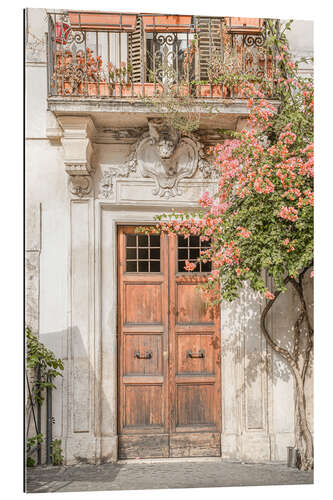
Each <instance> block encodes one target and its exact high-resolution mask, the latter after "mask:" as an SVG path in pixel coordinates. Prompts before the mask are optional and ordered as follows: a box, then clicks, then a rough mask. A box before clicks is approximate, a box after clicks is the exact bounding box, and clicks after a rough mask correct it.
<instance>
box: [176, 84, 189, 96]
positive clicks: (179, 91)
mask: <svg viewBox="0 0 333 500" xmlns="http://www.w3.org/2000/svg"><path fill="white" fill-rule="evenodd" d="M172 90H173V91H174V92H176V93H177V94H178V95H179V96H180V97H186V96H188V95H190V89H189V88H188V86H187V85H181V86H179V87H178V89H177V85H174V86H173V87H172Z"/></svg>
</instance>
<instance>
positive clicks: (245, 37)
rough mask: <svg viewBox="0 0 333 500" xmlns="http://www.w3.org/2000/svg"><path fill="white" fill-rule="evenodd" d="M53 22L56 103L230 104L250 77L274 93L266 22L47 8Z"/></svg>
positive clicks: (51, 81)
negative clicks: (166, 99) (157, 101)
mask: <svg viewBox="0 0 333 500" xmlns="http://www.w3.org/2000/svg"><path fill="white" fill-rule="evenodd" d="M48 26H49V28H48V97H49V99H50V98H53V99H52V100H57V99H61V100H62V101H64V100H69V101H72V102H73V100H74V101H75V100H80V101H81V100H82V99H84V100H89V101H94V100H99V101H105V102H108V101H112V102H117V101H120V102H123V101H124V100H127V101H128V100H129V101H133V100H136V102H138V101H139V100H143V101H145V100H147V98H148V99H149V98H156V97H162V96H167V97H170V96H171V97H176V98H177V97H178V98H180V99H184V100H190V99H195V100H197V99H204V100H213V99H215V100H221V99H222V100H226V101H228V100H229V101H231V100H235V99H237V100H238V99H242V95H241V93H240V92H239V85H240V83H241V81H242V80H243V79H244V78H247V79H249V78H250V79H251V80H252V81H253V82H261V83H262V82H263V81H264V82H265V89H266V94H267V97H270V98H273V97H274V94H275V85H276V83H275V77H274V75H275V70H276V58H275V54H274V53H272V52H268V51H267V50H266V49H265V38H266V36H267V26H268V25H267V21H266V20H262V19H249V18H230V17H229V18H223V17H202V16H185V15H184V16H183V15H169V14H168V15H161V14H132V13H131V14H126V13H114V12H112V13H103V12H91V11H90V12H87V11H85V12H77V11H67V12H61V13H60V12H59V13H55V12H52V13H49V14H48ZM189 102H190V101H189Z"/></svg>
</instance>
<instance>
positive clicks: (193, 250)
mask: <svg viewBox="0 0 333 500" xmlns="http://www.w3.org/2000/svg"><path fill="white" fill-rule="evenodd" d="M209 246H210V241H202V240H201V239H200V237H199V236H190V237H189V238H185V237H184V236H178V266H177V267H178V272H179V273H184V272H192V273H208V272H210V271H211V270H212V263H211V262H202V261H200V262H198V261H197V259H198V257H199V256H200V252H201V251H204V250H207V248H208V247H209ZM185 260H188V261H190V262H192V263H193V264H197V265H196V268H195V269H194V270H193V271H186V270H185V269H184V267H185Z"/></svg>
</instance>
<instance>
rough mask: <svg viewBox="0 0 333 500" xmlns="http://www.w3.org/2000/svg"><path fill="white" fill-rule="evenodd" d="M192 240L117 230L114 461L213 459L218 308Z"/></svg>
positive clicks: (216, 450)
mask: <svg viewBox="0 0 333 500" xmlns="http://www.w3.org/2000/svg"><path fill="white" fill-rule="evenodd" d="M204 245H207V243H205V242H202V241H200V239H199V237H197V236H191V237H190V238H188V239H186V238H184V237H182V236H176V235H174V234H172V235H171V234H169V235H166V234H161V235H156V234H149V235H145V234H137V233H136V231H135V226H121V227H119V228H118V259H119V260H118V377H119V379H118V409H119V410H118V436H119V450H118V452H119V454H118V456H119V458H138V457H139V458H149V457H190V456H193V457H194V456H220V454H221V445H220V442H221V441H220V432H221V381H220V371H221V370H220V321H219V311H217V312H216V311H215V312H213V311H212V310H209V309H207V307H206V305H205V302H204V300H203V297H202V292H201V290H199V289H198V286H197V285H198V284H199V283H200V282H202V281H203V280H206V279H207V271H209V270H210V269H209V266H210V264H209V263H207V264H205V263H200V264H199V265H198V266H197V268H196V270H195V271H194V272H186V271H185V270H184V265H185V260H187V259H188V260H190V261H193V262H194V261H195V259H196V257H197V256H198V255H199V252H200V250H202V249H203V246H204Z"/></svg>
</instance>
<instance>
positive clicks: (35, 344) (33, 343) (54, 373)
mask: <svg viewBox="0 0 333 500" xmlns="http://www.w3.org/2000/svg"><path fill="white" fill-rule="evenodd" d="M63 369H64V365H63V362H62V360H61V359H60V358H56V357H55V355H54V354H53V352H52V351H51V350H50V349H47V347H45V346H44V344H42V343H41V342H40V341H39V339H38V337H37V336H36V335H34V334H33V333H32V331H31V329H30V328H29V327H27V328H26V370H27V371H26V379H27V386H28V395H29V399H28V402H27V408H26V411H27V418H26V422H27V426H26V436H27V437H26V463H27V466H29V467H31V466H34V465H35V460H34V458H32V455H33V454H34V453H35V452H36V451H37V448H38V447H39V445H40V444H41V443H42V442H43V434H42V433H41V432H40V429H38V428H37V423H36V417H35V408H36V407H37V405H42V403H43V401H44V399H45V397H44V394H45V390H46V389H47V388H52V389H56V386H55V385H54V384H53V379H54V378H55V377H58V376H62V373H61V371H62V370H63ZM32 417H33V420H34V424H35V431H36V435H34V436H30V437H28V436H29V428H30V421H31V418H32Z"/></svg>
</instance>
